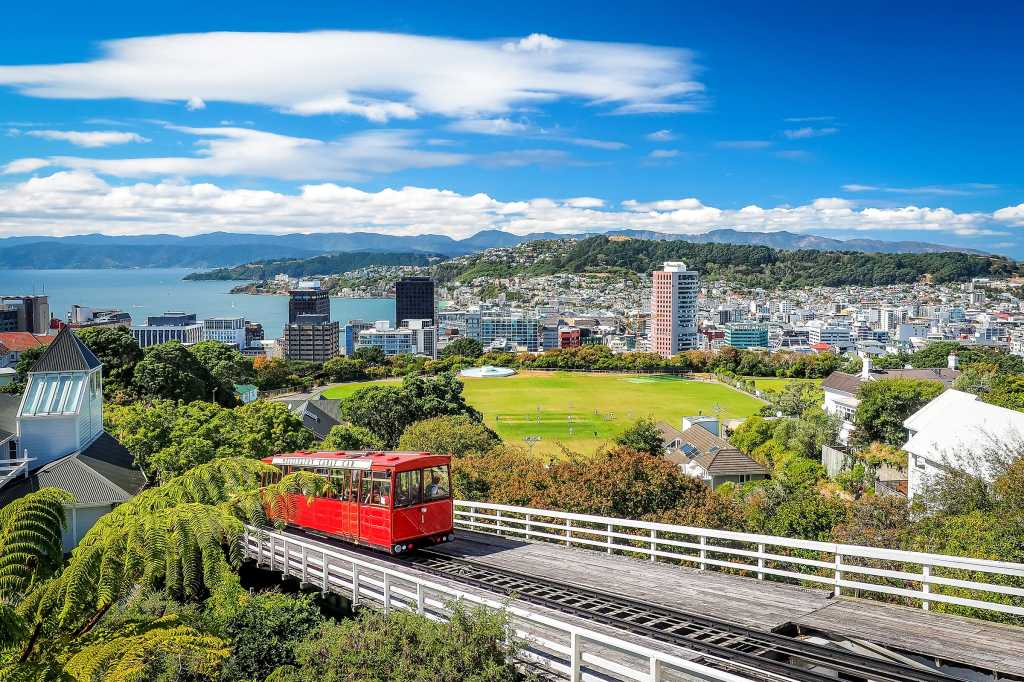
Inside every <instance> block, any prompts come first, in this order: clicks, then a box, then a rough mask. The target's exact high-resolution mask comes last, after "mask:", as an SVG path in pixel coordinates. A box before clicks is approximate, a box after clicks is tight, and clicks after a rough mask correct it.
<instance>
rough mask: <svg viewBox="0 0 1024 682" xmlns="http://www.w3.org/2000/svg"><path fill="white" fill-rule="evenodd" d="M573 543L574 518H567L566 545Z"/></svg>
mask: <svg viewBox="0 0 1024 682" xmlns="http://www.w3.org/2000/svg"><path fill="white" fill-rule="evenodd" d="M571 544H572V519H566V520H565V545H566V546H567V547H568V546H569V545H571Z"/></svg>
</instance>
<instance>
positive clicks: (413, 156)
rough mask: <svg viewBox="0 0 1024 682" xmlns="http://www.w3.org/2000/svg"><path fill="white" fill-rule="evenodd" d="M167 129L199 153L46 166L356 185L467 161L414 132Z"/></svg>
mask: <svg viewBox="0 0 1024 682" xmlns="http://www.w3.org/2000/svg"><path fill="white" fill-rule="evenodd" d="M167 128H168V129H169V130H172V131H176V132H180V133H184V134H186V135H190V136H194V137H196V138H198V139H197V141H196V145H197V147H198V152H197V154H196V155H194V156H154V157H137V158H124V159H107V158H103V159H100V158H86V157H81V156H54V157H51V158H50V159H49V160H48V161H47V162H46V163H47V164H48V165H53V166H61V167H65V168H71V169H75V170H87V171H92V172H96V173H101V174H103V175H112V176H116V177H123V178H147V177H159V176H183V177H194V176H209V177H224V176H232V175H238V176H243V177H254V176H255V177H267V178H278V179H282V180H334V179H337V180H356V179H360V178H363V177H366V176H367V175H368V174H372V173H389V172H393V171H397V170H402V169H405V168H436V167H442V166H453V165H457V164H460V163H464V162H465V161H466V160H467V159H468V158H469V157H468V156H466V155H464V154H456V153H451V152H442V151H431V150H422V149H417V148H416V147H415V146H414V143H415V142H416V138H417V133H415V132H414V131H409V130H371V131H365V132H362V133H356V134H354V135H349V136H348V137H344V138H341V139H338V140H329V141H325V140H318V139H312V138H302V137H291V136H288V135H278V134H276V133H268V132H264V131H260V130H252V129H249V128H237V127H220V128H189V127H181V126H167ZM38 161H39V160H38V159H20V160H18V161H15V162H13V163H12V164H9V165H8V168H7V169H6V172H8V173H13V172H17V171H16V170H12V169H11V167H12V166H14V167H15V168H21V171H20V172H31V170H35V168H32V165H33V164H35V163H36V162H38ZM17 164H21V165H20V166H18V165H17ZM39 167H41V166H36V168H39Z"/></svg>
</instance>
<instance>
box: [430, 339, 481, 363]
mask: <svg viewBox="0 0 1024 682" xmlns="http://www.w3.org/2000/svg"><path fill="white" fill-rule="evenodd" d="M483 354H484V347H483V344H482V343H480V342H479V341H477V340H476V339H471V338H469V337H468V336H463V337H460V338H458V339H455V340H454V341H452V342H450V343H449V344H448V345H447V346H445V347H444V348H443V349H442V350H441V357H442V358H450V357H454V356H462V357H465V358H478V357H480V356H481V355H483Z"/></svg>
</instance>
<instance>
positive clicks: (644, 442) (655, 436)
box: [615, 417, 665, 456]
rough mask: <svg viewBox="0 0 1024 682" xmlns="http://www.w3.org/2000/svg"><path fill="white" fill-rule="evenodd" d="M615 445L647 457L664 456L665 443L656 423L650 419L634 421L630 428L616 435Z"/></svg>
mask: <svg viewBox="0 0 1024 682" xmlns="http://www.w3.org/2000/svg"><path fill="white" fill-rule="evenodd" d="M615 443H616V444H617V445H621V446H622V447H624V448H629V449H631V450H636V451H637V452H645V453H647V454H649V455H654V456H658V455H663V454H665V441H664V439H663V438H662V435H661V431H659V430H658V425H657V423H656V422H655V421H654V420H653V419H651V418H650V417H644V418H643V419H638V420H636V421H635V422H634V423H633V425H632V426H630V427H629V428H627V429H626V430H625V431H623V432H622V433H620V434H619V435H618V437H617V438H616V439H615Z"/></svg>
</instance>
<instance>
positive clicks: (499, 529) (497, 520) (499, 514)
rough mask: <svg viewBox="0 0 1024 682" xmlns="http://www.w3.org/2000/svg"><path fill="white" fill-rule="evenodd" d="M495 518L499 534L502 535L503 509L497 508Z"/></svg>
mask: <svg viewBox="0 0 1024 682" xmlns="http://www.w3.org/2000/svg"><path fill="white" fill-rule="evenodd" d="M494 518H495V520H496V523H495V526H494V527H495V529H496V530H497V533H498V535H501V510H500V509H497V510H495V512H494Z"/></svg>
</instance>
